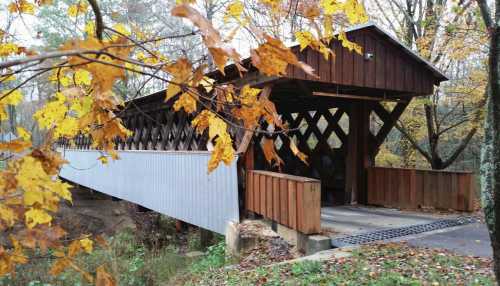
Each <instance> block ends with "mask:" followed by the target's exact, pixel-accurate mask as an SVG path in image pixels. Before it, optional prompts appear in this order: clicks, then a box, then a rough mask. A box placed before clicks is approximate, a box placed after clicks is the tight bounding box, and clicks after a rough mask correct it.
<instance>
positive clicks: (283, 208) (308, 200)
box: [246, 170, 321, 234]
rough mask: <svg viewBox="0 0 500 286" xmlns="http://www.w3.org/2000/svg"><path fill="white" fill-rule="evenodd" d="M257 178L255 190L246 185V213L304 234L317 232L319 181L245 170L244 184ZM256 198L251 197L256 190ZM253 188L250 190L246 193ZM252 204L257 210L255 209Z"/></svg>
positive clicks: (253, 185)
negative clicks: (250, 200) (258, 194)
mask: <svg viewBox="0 0 500 286" xmlns="http://www.w3.org/2000/svg"><path fill="white" fill-rule="evenodd" d="M255 177H259V182H261V184H260V185H259V186H257V185H255V184H247V188H249V189H247V190H246V192H247V193H248V194H249V195H248V196H247V198H249V199H252V197H253V199H254V202H247V204H246V206H247V210H249V211H251V212H254V213H257V214H260V215H262V216H264V217H266V218H268V219H270V220H273V221H276V222H277V223H279V224H281V225H285V226H287V227H290V228H292V229H296V230H298V231H300V232H302V233H305V234H313V233H319V232H320V228H321V202H320V201H321V183H320V181H319V180H315V179H310V178H305V177H298V176H292V175H287V174H282V173H274V172H267V171H256V170H249V171H248V172H247V180H248V181H250V180H251V179H252V178H255ZM257 187H258V191H259V192H260V197H259V198H257V197H255V196H252V195H250V194H255V191H256V190H257ZM250 188H254V189H250ZM256 201H258V202H259V204H260V207H256Z"/></svg>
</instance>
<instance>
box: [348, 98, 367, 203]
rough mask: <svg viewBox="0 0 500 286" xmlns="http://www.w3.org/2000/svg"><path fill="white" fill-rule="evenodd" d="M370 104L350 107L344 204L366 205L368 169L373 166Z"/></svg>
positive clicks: (351, 104) (352, 103)
mask: <svg viewBox="0 0 500 286" xmlns="http://www.w3.org/2000/svg"><path fill="white" fill-rule="evenodd" d="M370 111H371V105H370V103H369V102H356V101H353V102H351V103H350V106H349V134H348V140H347V144H348V146H347V160H346V185H345V196H344V203H346V204H355V203H361V204H366V203H367V199H368V194H367V176H368V175H367V167H370V166H372V165H373V161H374V158H372V156H371V155H370V153H371V152H369V150H370V144H371V143H373V142H372V141H373V135H371V133H370Z"/></svg>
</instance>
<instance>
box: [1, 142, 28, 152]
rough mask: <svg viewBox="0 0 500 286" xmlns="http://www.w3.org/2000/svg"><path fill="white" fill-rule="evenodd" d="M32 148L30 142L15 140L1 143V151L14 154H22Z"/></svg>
mask: <svg viewBox="0 0 500 286" xmlns="http://www.w3.org/2000/svg"><path fill="white" fill-rule="evenodd" d="M30 147H31V142H30V141H24V140H20V139H15V140H12V141H9V142H0V150H7V151H11V152H14V153H21V152H22V151H24V150H26V149H28V148H30Z"/></svg>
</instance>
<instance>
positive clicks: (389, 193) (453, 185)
mask: <svg viewBox="0 0 500 286" xmlns="http://www.w3.org/2000/svg"><path fill="white" fill-rule="evenodd" d="M475 198H476V182H475V178H474V174H473V173H469V172H448V171H436V170H415V169H398V168H384V167H371V168H368V204H370V205H381V206H388V207H397V208H408V209H416V208H420V207H431V208H436V209H445V210H449V209H452V210H458V211H474V210H475Z"/></svg>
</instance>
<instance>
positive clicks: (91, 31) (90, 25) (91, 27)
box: [83, 21, 95, 37]
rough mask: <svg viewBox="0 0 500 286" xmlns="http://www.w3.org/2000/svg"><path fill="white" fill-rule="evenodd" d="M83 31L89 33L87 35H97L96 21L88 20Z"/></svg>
mask: <svg viewBox="0 0 500 286" xmlns="http://www.w3.org/2000/svg"><path fill="white" fill-rule="evenodd" d="M83 31H84V32H85V33H86V34H87V37H94V36H95V23H94V21H88V22H87V24H85V28H84V29H83Z"/></svg>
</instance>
